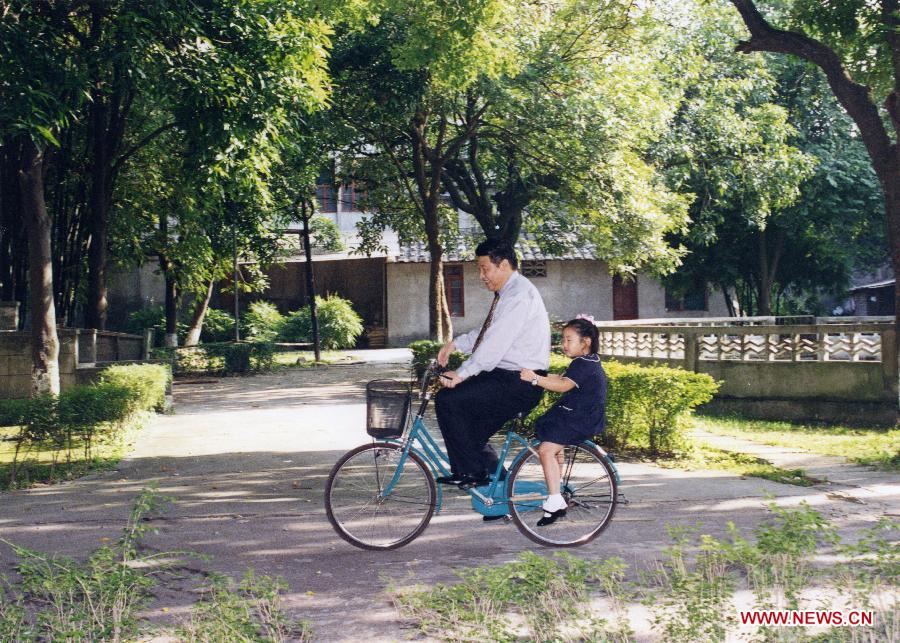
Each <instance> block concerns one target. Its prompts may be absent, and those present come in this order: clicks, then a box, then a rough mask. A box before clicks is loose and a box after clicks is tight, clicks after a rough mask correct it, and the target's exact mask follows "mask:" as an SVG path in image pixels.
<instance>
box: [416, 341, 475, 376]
mask: <svg viewBox="0 0 900 643" xmlns="http://www.w3.org/2000/svg"><path fill="white" fill-rule="evenodd" d="M441 346H443V344H441V343H440V342H435V341H432V340H430V339H420V340H418V341H415V342H413V343H411V344H410V345H409V350H411V351H412V354H413V357H412V365H413V368H414V369H415V371H416V377H422V374H423V373H424V372H425V369H426V368H427V367H428V363H429V362H430V361H431V360H433V359H435V358H436V357H437V354H438V352H440V350H441ZM465 358H466V356H465V355H464V354H463V353H461V352H459V351H456V352H455V353H453V354H451V355H450V359H449V360H447V368H449V369H450V370H456V369H457V368H459V365H460V364H462V363H463V360H464V359H465Z"/></svg>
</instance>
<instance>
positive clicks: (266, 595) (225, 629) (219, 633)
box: [177, 570, 312, 643]
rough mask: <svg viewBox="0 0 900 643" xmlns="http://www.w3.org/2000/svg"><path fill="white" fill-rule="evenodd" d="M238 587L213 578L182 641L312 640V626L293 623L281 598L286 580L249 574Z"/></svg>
mask: <svg viewBox="0 0 900 643" xmlns="http://www.w3.org/2000/svg"><path fill="white" fill-rule="evenodd" d="M234 585H235V584H234V582H233V581H232V580H231V579H230V578H228V577H227V576H222V575H218V574H217V575H212V576H210V578H209V586H208V588H207V592H206V596H205V597H204V599H203V600H202V601H200V602H199V603H197V604H196V605H195V606H194V607H193V609H192V610H191V615H190V619H189V620H188V621H187V622H186V623H184V624H183V625H181V626H180V627H179V628H178V630H177V635H178V637H179V640H182V641H185V642H187V643H195V642H201V641H204V642H205V641H240V642H242V643H243V642H246V643H251V642H254V643H255V642H257V641H259V642H263V641H265V642H272V643H281V642H282V641H296V642H299V643H304V642H306V641H311V640H312V630H311V629H310V627H309V624H308V623H306V622H304V621H293V620H291V619H290V618H289V617H288V616H287V615H286V614H285V612H284V610H283V608H282V604H281V603H282V600H281V594H282V592H284V591H285V590H287V588H288V587H287V584H286V583H285V582H284V580H283V579H281V578H272V577H270V576H257V575H256V574H255V573H254V572H253V570H248V571H247V572H246V573H245V574H244V578H243V579H242V580H241V582H240V583H239V584H238V585H237V587H235V586H234Z"/></svg>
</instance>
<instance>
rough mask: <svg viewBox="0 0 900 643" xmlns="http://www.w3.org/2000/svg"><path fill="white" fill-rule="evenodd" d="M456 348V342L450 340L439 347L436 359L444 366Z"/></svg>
mask: <svg viewBox="0 0 900 643" xmlns="http://www.w3.org/2000/svg"><path fill="white" fill-rule="evenodd" d="M455 350H456V344H454V343H453V342H452V341H449V342H447V343H446V344H444V345H443V346H442V347H441V350H440V351H439V352H438V356H437V361H438V364H440V365H441V366H446V365H447V362H448V361H450V355H451V354H452V353H453V351H455Z"/></svg>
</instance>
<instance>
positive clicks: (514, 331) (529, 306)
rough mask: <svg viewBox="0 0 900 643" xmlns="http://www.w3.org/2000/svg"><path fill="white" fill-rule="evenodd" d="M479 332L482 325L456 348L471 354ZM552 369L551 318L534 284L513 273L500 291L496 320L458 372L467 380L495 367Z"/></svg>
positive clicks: (465, 336) (515, 369)
mask: <svg viewBox="0 0 900 643" xmlns="http://www.w3.org/2000/svg"><path fill="white" fill-rule="evenodd" d="M480 331H481V327H480V326H479V327H478V328H476V329H474V330H472V331H470V332H468V333H466V334H465V335H460V336H459V337H457V338H455V339H454V340H453V342H454V343H455V344H456V348H457V349H458V350H460V351H462V352H463V353H468V352H469V351H471V350H472V347H473V346H474V345H475V340H476V339H477V338H478V333H479V332H480ZM549 366H550V318H549V317H548V316H547V309H546V308H544V300H543V299H541V294H540V293H539V292H538V290H537V288H535V287H534V284H532V283H531V282H530V281H528V280H527V279H526V278H525V277H523V276H522V275H521V274H519V272H518V271H513V273H512V274H511V275H510V277H509V279H507V280H506V283H505V284H503V287H502V288H501V289H500V299H499V300H498V301H497V307H496V308H495V309H494V317H493V320H492V321H491V325H490V326H488V328H487V330H486V331H485V333H484V338H482V340H481V344H480V345H479V346H478V350H477V351H475V353H473V354H472V355H470V356H469V359H467V360H466V361H464V362H463V363H462V365H461V366H460V367H459V368H458V369H457V370H456V372H457V374H458V375H459V376H460V377H461V378H463V379H466V378H468V377H472V376H473V375H478V373H481V372H482V371H490V370H493V369H495V368H502V369H506V370H509V371H520V370H522V369H523V368H528V369H531V370H533V371H538V370H547V368H549Z"/></svg>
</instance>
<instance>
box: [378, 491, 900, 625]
mask: <svg viewBox="0 0 900 643" xmlns="http://www.w3.org/2000/svg"><path fill="white" fill-rule="evenodd" d="M768 508H769V510H770V514H769V516H768V518H767V519H765V520H764V521H763V522H762V523H760V524H758V525H757V526H756V527H755V528H754V529H753V533H752V537H748V535H744V534H742V533H740V532H739V530H738V529H737V528H736V527H735V525H734V524H733V523H729V524H728V529H727V533H726V535H725V537H724V538H721V539H717V538H714V537H712V536H711V535H709V534H703V533H702V532H700V525H696V526H691V525H683V524H676V525H668V524H667V525H666V526H665V528H666V530H667V531H668V533H669V536H670V537H671V539H672V541H673V544H672V545H671V546H669V547H666V548H665V549H664V550H663V552H662V554H661V555H660V556H659V557H656V558H655V560H652V561H651V562H650V564H649V567H647V568H643V569H642V568H639V567H638V568H635V567H629V566H628V565H627V564H626V563H625V562H624V561H622V560H621V559H618V558H608V559H606V560H602V559H599V558H597V557H596V556H593V555H591V556H585V558H586V560H581V559H576V558H574V557H573V556H570V555H567V554H557V555H555V556H552V557H551V556H549V555H545V556H538V555H537V554H535V553H531V552H526V553H524V554H522V555H521V556H520V557H519V559H518V560H516V561H513V562H511V563H504V564H502V565H499V566H491V565H486V566H482V567H475V568H468V569H462V570H457V572H456V575H457V577H458V580H457V581H456V582H453V583H450V584H440V585H436V586H433V587H430V588H427V587H426V588H423V587H412V588H406V589H397V588H396V587H394V588H391V589H390V590H389V592H390V595H391V598H392V599H393V601H394V604H395V606H396V607H397V608H398V610H399V612H400V615H401V617H403V618H404V619H406V620H407V621H408V622H409V623H410V625H412V626H413V627H415V628H416V629H417V630H418V633H420V634H422V635H424V636H428V637H432V638H435V639H438V640H442V641H487V640H490V641H505V642H510V643H511V642H513V641H523V640H527V641H608V642H617V641H633V640H635V632H634V630H633V629H632V628H633V626H639V627H641V629H644V627H645V625H646V623H647V620H648V619H647V617H649V625H650V626H651V627H652V629H653V630H654V633H655V634H656V635H657V638H658V639H659V640H663V641H667V642H680V641H683V642H685V643H694V642H696V641H724V640H729V641H730V640H753V641H772V642H775V641H809V642H812V641H821V642H823V643H824V642H825V641H828V642H829V643H831V642H833V641H834V642H837V641H847V642H851V641H852V642H857V641H859V642H862V641H894V640H897V636H896V634H897V632H898V631H900V622H898V621H900V616H898V615H900V611H898V607H900V605H898V602H897V601H898V593H897V591H896V588H897V586H898V581H900V551H898V548H897V547H896V538H897V536H898V535H900V533H898V529H900V524H898V523H897V522H896V521H892V520H890V519H887V518H883V519H881V520H880V521H879V522H878V523H877V524H876V525H874V526H873V527H871V528H869V529H865V530H863V531H861V532H857V533H856V534H855V537H854V538H853V539H852V541H853V542H852V544H851V543H849V542H844V541H843V540H842V538H841V536H840V535H839V534H838V532H837V527H836V526H835V525H833V524H831V523H829V522H828V520H826V519H825V517H824V516H822V515H821V514H820V513H818V512H817V511H816V510H814V509H813V508H812V507H810V506H809V505H808V504H806V503H805V502H803V503H801V504H800V505H799V506H798V507H791V508H782V507H779V506H777V505H776V504H775V503H769V504H768ZM659 529H660V530H661V529H662V526H661V525H660V527H659ZM823 552H827V553H828V554H830V555H831V556H833V559H832V560H830V561H829V562H827V563H825V564H823V561H822V560H821V558H820V557H821V554H822V553H823ZM632 579H634V580H632ZM593 599H601V600H599V601H595V600H593ZM637 599H640V600H641V603H643V604H644V606H645V608H646V612H645V614H646V615H647V616H644V614H640V613H637V612H635V611H630V610H629V607H630V606H632V605H634V602H635V600H637ZM739 609H741V610H772V609H792V610H827V609H834V610H840V611H847V610H850V609H858V610H872V611H873V612H874V616H875V620H874V625H872V626H869V627H859V628H845V627H837V628H830V629H826V628H824V627H822V628H819V629H818V631H810V630H805V629H804V630H800V629H799V628H793V629H791V631H788V630H787V629H783V630H782V631H780V632H777V631H773V630H772V628H766V627H760V628H752V627H742V626H741V624H740V623H739V621H738V618H737V615H738V610H739ZM398 638H399V637H398ZM405 638H412V637H405Z"/></svg>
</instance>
